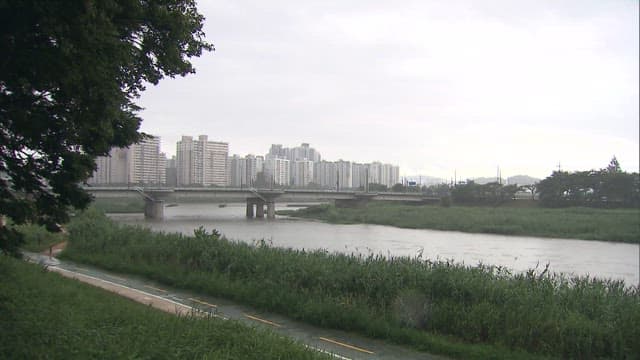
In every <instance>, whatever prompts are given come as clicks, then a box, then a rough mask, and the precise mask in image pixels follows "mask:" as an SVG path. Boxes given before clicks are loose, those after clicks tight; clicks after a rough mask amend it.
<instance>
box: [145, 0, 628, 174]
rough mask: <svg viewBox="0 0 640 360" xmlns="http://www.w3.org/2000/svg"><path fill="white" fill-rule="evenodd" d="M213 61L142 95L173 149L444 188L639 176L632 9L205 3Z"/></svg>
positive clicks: (152, 126)
mask: <svg viewBox="0 0 640 360" xmlns="http://www.w3.org/2000/svg"><path fill="white" fill-rule="evenodd" d="M198 7H199V9H200V11H201V13H202V14H203V15H204V16H205V17H206V22H205V31H206V34H207V39H208V40H209V41H210V42H212V43H214V45H215V47H216V51H215V52H214V53H207V54H205V55H203V56H202V57H201V58H198V59H195V60H194V61H193V62H194V64H195V66H196V69H197V72H196V74H193V75H190V76H187V77H185V78H176V79H164V80H163V81H162V82H161V83H160V84H159V85H158V86H157V87H149V88H148V90H147V91H146V92H145V93H144V94H143V96H142V98H141V99H140V105H141V106H143V107H144V108H145V110H144V111H143V112H142V113H141V115H142V117H143V118H144V122H143V125H142V130H143V131H145V132H148V133H151V134H154V135H159V136H161V138H162V150H163V151H165V152H166V153H167V154H169V155H172V154H175V143H176V141H177V140H179V138H180V136H182V135H192V136H197V135H199V134H206V135H209V139H210V140H216V141H225V142H228V143H229V152H230V154H240V155H246V154H248V153H253V154H257V155H264V154H265V153H266V152H267V151H268V149H269V147H270V145H271V144H272V143H279V144H283V145H285V146H289V147H292V146H297V145H299V144H300V143H301V142H308V143H310V144H311V146H312V147H315V148H316V149H317V150H318V151H320V153H321V154H322V157H323V159H326V160H338V159H344V160H351V161H357V162H370V161H376V160H377V161H381V162H386V163H393V164H397V165H399V166H400V172H401V175H417V174H422V175H432V176H438V177H443V178H447V179H449V178H450V177H452V176H453V173H454V171H456V172H457V174H458V176H459V177H462V178H473V177H479V176H494V175H495V173H496V168H497V167H498V166H500V168H501V169H502V174H503V176H511V175H517V174H528V175H531V176H536V177H540V178H544V177H546V176H548V175H549V174H550V173H551V172H552V171H553V170H554V169H557V167H558V163H560V166H561V167H562V169H563V170H570V171H573V170H587V169H592V168H602V167H605V166H606V165H607V163H608V162H609V160H610V159H611V157H612V156H614V155H615V156H617V158H618V160H619V161H620V163H621V165H622V167H623V169H625V170H627V171H638V166H639V165H638V164H639V156H638V152H639V129H638V127H639V117H638V108H639V104H638V98H639V90H638V89H639V84H638V82H639V81H638V79H639V74H638V66H639V63H638V62H639V60H638V52H639V50H638V43H639V39H638V37H639V36H638V33H639V29H638V12H639V10H638V1H636V0H628V1H625V0H597V1H588V0H577V1H558V0H553V1H540V0H529V1H514V0H504V1H480V0H468V1H467V0H460V1H456V0H446V1H445V0H437V1H426V0H420V1H399V0H397V1H374V0H366V1H365V0H362V1H305V0H295V1H293V0H287V1H284V0H283V1H273V0H272V1H257V0H256V1H242V0H233V1H225V0H216V1H209V0H200V1H199V5H198Z"/></svg>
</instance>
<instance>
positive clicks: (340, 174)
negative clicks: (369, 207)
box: [336, 160, 353, 189]
mask: <svg viewBox="0 0 640 360" xmlns="http://www.w3.org/2000/svg"><path fill="white" fill-rule="evenodd" d="M352 172H353V165H352V164H351V162H350V161H344V160H338V161H336V177H337V180H338V187H339V189H350V188H352V187H353V178H352Z"/></svg>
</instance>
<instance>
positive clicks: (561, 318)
mask: <svg viewBox="0 0 640 360" xmlns="http://www.w3.org/2000/svg"><path fill="white" fill-rule="evenodd" d="M69 231H70V243H69V247H68V248H67V250H66V252H65V256H66V257H68V258H70V259H73V260H76V261H80V262H87V263H91V264H94V265H98V266H102V267H106V268H108V269H113V270H117V271H120V272H129V273H135V274H139V275H143V276H147V277H150V278H153V279H155V280H158V281H160V282H164V283H166V284H168V285H172V286H176V287H182V288H189V289H193V290H195V291H198V292H203V293H207V294H211V295H214V296H221V297H226V298H229V299H232V300H235V301H237V302H240V303H245V304H249V305H252V306H254V307H257V308H260V309H263V310H268V311H273V312H278V313H282V314H286V315H288V316H290V317H293V318H296V319H300V320H303V321H306V322H309V323H313V324H317V325H320V326H325V327H333V328H340V329H344V330H348V331H356V332H359V333H362V334H365V335H368V336H373V337H378V338H382V339H387V340H390V341H393V342H397V343H403V344H408V345H411V346H413V347H415V348H417V349H421V350H424V351H430V352H436V353H441V354H445V355H450V356H453V357H459V358H465V359H474V358H475V359H490V358H494V359H499V358H503V359H513V358H531V357H534V355H536V356H551V357H561V358H575V359H578V358H579V359H584V358H598V357H609V358H619V359H624V358H630V357H633V356H634V355H633V354H638V353H640V343H639V342H638V341H637V339H638V338H640V328H639V327H638V326H637V324H638V323H640V297H639V294H638V291H637V289H635V288H634V289H625V287H624V285H623V283H622V282H611V281H600V280H594V279H587V278H581V279H563V278H561V277H556V276H552V275H550V274H536V273H534V272H529V273H527V274H521V275H511V274H510V273H509V272H508V271H507V270H505V269H501V268H495V267H489V266H479V267H464V266H460V265H456V264H451V263H448V262H431V261H424V260H422V259H418V258H413V259H409V258H394V259H391V260H387V259H384V258H381V257H354V256H346V255H336V254H328V253H326V252H323V251H315V252H305V251H296V250H285V249H279V248H271V247H268V246H265V245H264V244H262V245H261V244H258V246H250V245H247V244H244V243H233V242H229V241H226V240H224V239H220V238H218V237H217V236H215V235H211V234H206V233H205V232H204V231H202V230H199V231H196V233H195V236H193V237H187V236H182V235H179V234H161V233H153V232H151V231H149V230H146V229H140V228H133V227H127V226H117V225H115V224H114V223H112V222H111V221H109V220H108V219H106V218H105V217H104V216H103V215H101V214H98V213H96V212H89V213H86V214H83V215H82V216H81V217H79V218H78V219H76V220H75V221H74V223H73V224H72V225H71V226H70V227H69ZM301 236H304V235H303V234H301Z"/></svg>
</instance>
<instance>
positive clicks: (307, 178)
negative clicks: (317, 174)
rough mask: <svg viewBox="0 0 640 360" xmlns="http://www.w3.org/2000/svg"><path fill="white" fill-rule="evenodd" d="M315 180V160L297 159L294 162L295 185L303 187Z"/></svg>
mask: <svg viewBox="0 0 640 360" xmlns="http://www.w3.org/2000/svg"><path fill="white" fill-rule="evenodd" d="M312 182H313V161H311V160H307V159H304V160H296V161H295V162H294V164H293V186H298V187H303V186H307V185H309V184H310V183H312Z"/></svg>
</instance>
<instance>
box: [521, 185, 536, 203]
mask: <svg viewBox="0 0 640 360" xmlns="http://www.w3.org/2000/svg"><path fill="white" fill-rule="evenodd" d="M537 189H538V183H535V184H529V185H522V186H520V188H519V190H522V191H528V192H530V193H531V200H535V199H536V191H537Z"/></svg>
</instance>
